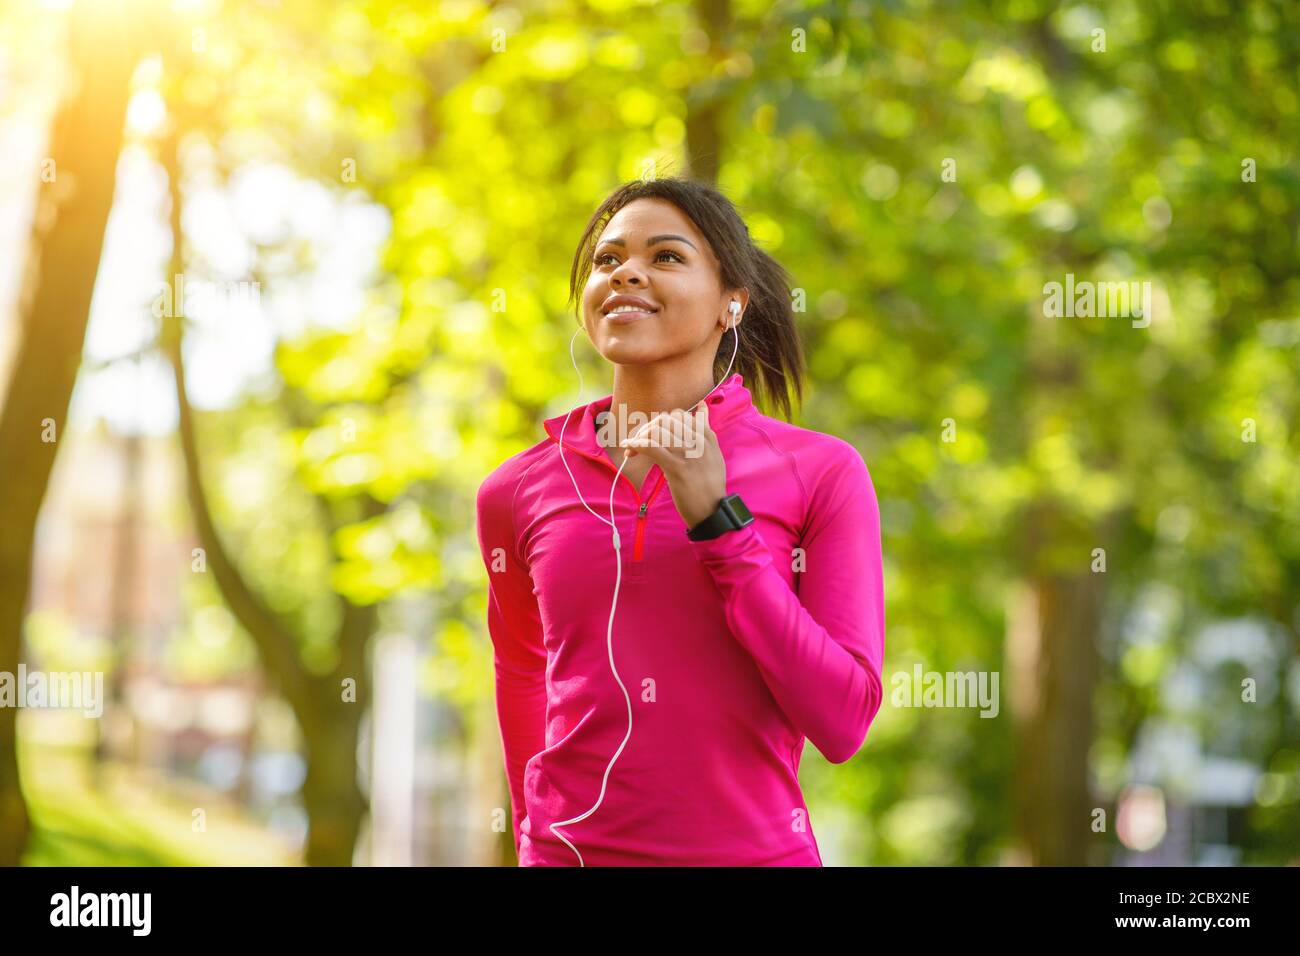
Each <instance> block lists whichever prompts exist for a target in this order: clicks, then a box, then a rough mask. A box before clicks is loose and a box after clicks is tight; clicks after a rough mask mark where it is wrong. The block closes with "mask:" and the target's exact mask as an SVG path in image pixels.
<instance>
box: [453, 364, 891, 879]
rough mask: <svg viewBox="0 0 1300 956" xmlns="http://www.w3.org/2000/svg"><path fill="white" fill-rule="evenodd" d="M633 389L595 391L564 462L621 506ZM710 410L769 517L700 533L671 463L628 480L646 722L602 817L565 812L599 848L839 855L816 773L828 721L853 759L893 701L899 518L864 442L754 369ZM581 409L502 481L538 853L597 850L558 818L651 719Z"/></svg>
mask: <svg viewBox="0 0 1300 956" xmlns="http://www.w3.org/2000/svg"><path fill="white" fill-rule="evenodd" d="M611 400H612V396H609V395H607V396H605V397H604V398H602V399H598V400H596V401H594V402H592V403H590V404H589V405H585V406H579V407H577V408H575V409H573V410H572V411H571V412H570V413H569V416H568V426H567V428H566V430H565V433H564V457H565V461H567V463H568V465H569V468H570V469H572V471H573V476H574V478H575V479H576V480H577V483H578V486H579V487H580V488H581V489H582V494H583V497H584V498H585V499H586V501H587V503H588V504H589V505H590V506H591V508H592V509H593V510H594V511H596V512H597V513H598V514H602V515H605V516H608V515H609V494H610V485H611V484H612V483H613V481H614V477H615V474H616V470H617V469H616V466H615V464H614V462H613V460H612V459H611V458H610V456H609V453H608V452H607V451H606V450H605V449H604V448H603V447H602V446H601V445H600V444H599V443H598V441H597V438H596V428H597V425H596V418H595V416H596V415H597V413H599V412H601V411H603V410H606V409H608V408H609V406H610V404H611ZM708 401H709V425H710V427H711V428H712V429H713V430H714V432H716V433H717V436H718V443H719V445H720V447H721V450H722V454H723V457H724V458H725V460H726V465H727V483H726V488H727V493H728V494H731V493H736V494H739V495H740V496H741V497H742V498H743V499H744V501H745V504H746V505H747V506H748V507H749V509H750V511H751V512H753V514H754V517H755V520H754V523H753V524H750V525H748V526H747V527H745V528H742V529H741V530H739V531H729V532H726V533H724V534H723V535H721V536H720V537H718V538H715V539H713V540H712V541H700V542H693V541H691V540H690V539H689V538H687V537H686V523H685V521H683V519H682V517H681V515H679V514H678V513H677V508H676V506H675V505H674V504H673V500H672V496H671V494H670V493H669V491H668V490H667V488H666V486H667V482H666V480H665V478H664V474H663V472H662V471H661V470H660V468H659V466H658V465H655V466H654V467H652V468H651V469H650V471H649V472H648V474H647V475H646V478H645V481H644V484H643V490H644V492H645V493H644V494H641V493H639V492H638V490H637V488H636V486H635V485H634V483H633V482H632V480H631V479H630V478H629V477H627V476H626V475H621V476H619V479H618V482H619V487H618V488H616V489H615V494H614V516H615V523H616V525H617V527H618V530H619V535H620V538H621V540H622V552H621V557H622V562H623V572H622V573H623V576H622V582H621V584H620V586H619V596H618V607H617V611H616V613H615V617H614V639H613V645H614V660H615V663H616V665H617V667H618V672H619V676H620V677H621V678H622V680H623V684H624V685H625V686H626V687H627V690H628V695H629V696H630V697H631V699H632V712H633V718H632V736H631V738H630V739H629V740H628V742H627V746H626V747H625V748H624V750H623V752H622V753H621V754H620V755H619V757H618V760H617V761H616V762H615V764H614V768H613V770H612V771H610V775H609V782H608V786H607V790H606V793H605V797H604V800H603V801H602V803H601V805H600V807H599V808H597V810H596V811H595V813H593V814H592V815H591V816H589V817H587V818H586V819H585V820H582V821H580V822H578V823H574V824H570V825H568V826H561V827H559V828H558V829H559V830H560V832H561V833H563V834H564V835H565V837H566V838H567V839H568V840H569V841H570V842H572V843H573V844H574V845H575V846H577V848H578V849H579V850H580V851H581V853H582V856H583V861H584V862H585V864H586V865H587V866H618V865H632V866H652V865H678V866H820V865H821V864H822V861H821V854H820V852H819V851H818V848H817V841H816V839H815V837H814V836H813V832H812V826H811V824H810V822H809V820H808V809H807V807H806V805H805V804H804V800H803V794H802V793H801V791H800V789H799V779H798V770H799V758H800V755H801V753H802V752H803V744H804V738H805V737H806V738H807V739H809V740H811V741H812V742H813V745H814V746H816V747H817V749H818V750H819V751H821V753H822V755H823V756H825V757H826V759H828V760H830V761H831V762H833V763H841V762H843V761H845V760H848V759H849V758H850V757H852V756H853V755H854V754H855V753H856V752H857V750H858V748H859V747H860V746H861V745H862V742H863V740H864V739H865V738H866V734H867V728H868V727H870V726H871V721H872V719H873V718H874V717H875V715H876V712H877V711H878V710H879V709H880V703H881V700H882V697H883V693H882V684H881V666H882V663H883V657H884V651H885V606H884V593H883V580H882V572H881V552H880V519H879V512H878V509H877V503H876V494H875V489H874V487H873V485H872V482H871V476H870V475H869V474H868V472H867V468H866V465H865V464H864V463H863V460H862V456H861V455H860V454H859V453H858V451H857V449H855V448H854V447H853V446H852V445H850V444H849V443H848V442H846V441H843V440H842V439H840V438H837V437H834V436H832V435H825V434H821V433H819V432H815V431H810V430H808V429H804V428H799V427H797V426H795V425H791V424H788V423H786V422H783V421H781V420H779V419H775V418H771V417H769V416H767V415H764V414H762V413H761V412H760V411H759V410H758V409H757V408H755V407H754V405H753V403H752V401H751V396H750V392H749V390H748V389H747V388H745V386H744V384H743V382H742V379H741V376H740V375H739V374H734V375H732V376H731V377H730V378H729V379H727V380H726V382H725V383H724V384H723V385H722V386H721V387H719V388H718V389H716V390H715V391H714V392H713V394H712V395H710V396H709V399H708ZM565 418H566V416H563V415H560V416H556V417H555V418H551V419H548V420H547V421H546V422H545V427H546V432H547V435H548V436H549V437H548V438H547V439H546V440H545V441H542V442H539V443H538V444H536V445H534V446H532V447H531V448H528V449H525V450H524V451H521V452H519V453H518V454H516V455H514V456H513V457H511V458H509V459H507V460H506V461H505V462H503V463H502V464H501V465H500V466H499V467H498V468H497V469H496V470H495V471H493V472H492V474H490V475H489V476H488V477H487V479H486V480H485V481H484V482H483V484H482V486H481V487H480V489H479V492H478V537H479V546H480V549H481V551H482V555H483V561H484V564H485V566H486V567H487V569H488V582H489V595H488V630H489V633H490V635H491V638H492V643H493V647H494V650H495V671H496V696H497V715H498V717H499V719H500V723H501V736H502V741H503V745H504V752H505V767H506V776H507V779H508V781H509V787H510V798H511V801H512V803H513V825H514V838H515V847H516V849H517V850H518V852H519V862H520V865H522V866H537V865H558V866H577V865H578V859H577V857H576V856H575V855H574V853H573V851H572V850H571V849H569V847H567V846H566V845H565V844H564V843H562V842H561V841H560V840H558V839H557V838H556V837H555V835H554V834H553V833H552V832H551V830H550V828H549V824H551V823H557V822H559V821H562V820H567V819H570V818H572V817H576V816H579V815H580V814H582V813H583V812H585V811H586V810H588V809H589V808H590V807H591V806H592V804H594V803H595V802H596V799H597V797H598V796H599V794H600V786H601V779H602V777H603V776H604V773H605V768H606V766H607V765H608V764H609V761H610V758H611V757H612V756H613V755H614V753H615V752H616V751H617V750H618V747H619V744H620V743H621V742H622V741H623V738H624V736H625V735H626V734H627V702H626V700H625V699H624V697H623V692H622V691H621V690H620V689H619V686H618V683H617V682H616V681H615V679H614V675H613V674H612V673H611V671H610V666H609V651H608V648H607V645H606V630H607V627H608V625H609V613H610V601H611V597H612V594H613V590H614V578H615V555H614V549H613V545H612V541H611V538H612V534H611V532H610V529H609V526H608V525H607V524H604V523H603V522H601V521H599V520H598V519H597V518H596V517H595V516H594V515H592V514H591V513H590V512H588V511H587V510H586V508H584V507H583V506H582V504H581V503H580V502H579V501H578V499H577V495H576V493H575V491H574V488H573V483H572V481H571V480H570V478H569V473H568V472H566V471H565V468H564V464H563V463H562V462H561V460H560V456H559V437H560V429H561V427H562V426H564V424H565Z"/></svg>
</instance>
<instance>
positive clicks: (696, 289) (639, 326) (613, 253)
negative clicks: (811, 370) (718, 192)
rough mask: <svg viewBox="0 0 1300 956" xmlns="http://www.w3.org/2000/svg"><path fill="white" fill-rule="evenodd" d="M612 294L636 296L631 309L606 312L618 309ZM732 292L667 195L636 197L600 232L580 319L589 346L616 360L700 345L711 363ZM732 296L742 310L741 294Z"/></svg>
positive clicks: (652, 357) (673, 353) (640, 360)
mask: <svg viewBox="0 0 1300 956" xmlns="http://www.w3.org/2000/svg"><path fill="white" fill-rule="evenodd" d="M616 296H632V297H635V298H636V299H639V300H641V301H640V302H639V303H634V304H633V305H634V307H635V308H637V309H638V311H633V312H627V313H626V314H623V315H619V314H611V313H612V312H613V310H614V309H617V308H620V302H619V300H618V299H617V298H615V297H616ZM732 298H733V296H731V295H728V294H727V290H725V289H723V288H722V272H721V268H720V265H719V263H718V260H717V258H716V257H715V255H714V253H713V250H712V249H711V248H710V246H709V243H708V242H707V240H705V238H704V237H703V236H702V235H700V233H699V231H698V230H697V229H696V228H695V225H694V223H692V222H691V220H690V217H688V216H687V215H686V214H685V213H684V212H682V211H681V210H680V209H678V208H677V206H675V205H673V204H672V203H671V202H668V201H667V200H664V199H637V200H634V201H632V202H630V203H628V204H627V205H626V206H624V207H623V208H622V209H620V210H619V211H618V212H617V213H615V214H614V216H613V217H612V218H611V219H610V220H609V222H608V223H607V224H606V225H605V229H604V231H602V232H601V234H600V238H599V240H598V242H597V244H596V246H595V250H594V252H593V254H592V266H591V275H590V277H589V278H588V279H587V285H586V287H585V288H584V289H583V293H582V313H583V322H584V324H585V325H586V328H587V334H588V335H589V336H590V337H591V341H592V343H593V344H594V345H595V346H596V349H597V351H599V352H600V354H601V355H603V356H605V358H606V359H608V360H609V361H610V362H613V363H615V364H618V365H645V364H649V363H651V362H658V361H663V360H665V359H670V358H675V357H678V356H682V355H688V354H691V353H693V352H695V351H697V350H706V349H707V353H706V354H707V355H708V361H709V362H712V360H713V355H714V353H715V352H716V350H717V339H718V333H720V332H722V331H723V330H725V329H726V327H727V324H726V323H727V318H728V317H729V316H730V313H729V312H728V311H727V309H728V305H729V303H730V302H731V299H732ZM734 298H736V299H737V300H738V301H739V302H740V304H741V309H742V311H743V309H744V306H745V305H746V304H747V302H748V293H737V294H736V295H735V296H734ZM611 300H612V301H611ZM622 307H623V308H624V309H626V304H624V305H623V306H622ZM646 309H648V310H649V311H644V310H646Z"/></svg>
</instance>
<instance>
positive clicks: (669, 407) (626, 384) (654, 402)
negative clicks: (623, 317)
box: [610, 359, 715, 439]
mask: <svg viewBox="0 0 1300 956" xmlns="http://www.w3.org/2000/svg"><path fill="white" fill-rule="evenodd" d="M714 384H715V382H714V381H713V370H712V368H711V367H710V366H709V365H707V364H706V365H701V364H700V362H699V360H698V359H696V360H695V361H694V362H693V363H691V364H685V363H678V364H673V363H667V362H656V363H655V364H653V365H616V366H614V390H613V394H612V401H611V402H610V411H611V412H612V413H613V414H614V415H616V416H617V422H618V425H617V430H616V432H614V433H612V434H610V438H611V439H613V438H614V437H615V435H616V434H617V435H626V434H630V433H631V431H632V429H631V428H628V427H627V421H628V419H629V418H632V417H633V416H634V415H635V420H636V423H637V424H640V423H641V422H643V421H649V420H650V419H651V418H653V417H654V416H655V415H658V414H659V413H660V412H669V411H673V410H675V409H683V410H686V411H689V410H690V409H692V408H693V407H694V406H695V404H696V403H697V402H699V401H700V399H702V398H704V396H705V395H707V394H708V393H709V391H710V390H711V389H712V388H713V386H714ZM638 413H639V414H638Z"/></svg>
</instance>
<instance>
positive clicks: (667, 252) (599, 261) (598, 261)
mask: <svg viewBox="0 0 1300 956" xmlns="http://www.w3.org/2000/svg"><path fill="white" fill-rule="evenodd" d="M613 255H614V254H613V253H612V252H602V253H601V254H600V255H598V256H596V257H595V258H594V259H592V260H591V261H592V264H593V265H598V266H603V265H604V264H605V260H606V259H608V258H610V257H612V256H613ZM660 256H672V257H673V258H674V259H676V260H677V261H678V262H685V261H686V260H685V259H683V258H682V257H681V256H680V255H678V254H677V253H675V252H673V251H672V250H671V249H660V250H659V251H658V252H657V253H655V261H656V262H658V261H659V257H660Z"/></svg>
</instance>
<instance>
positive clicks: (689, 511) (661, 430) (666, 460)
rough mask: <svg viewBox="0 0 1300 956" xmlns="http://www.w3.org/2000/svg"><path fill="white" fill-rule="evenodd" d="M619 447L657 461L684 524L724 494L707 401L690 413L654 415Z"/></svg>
mask: <svg viewBox="0 0 1300 956" xmlns="http://www.w3.org/2000/svg"><path fill="white" fill-rule="evenodd" d="M619 447H621V448H622V449H624V454H626V455H627V457H629V458H631V457H633V456H635V455H645V456H646V457H647V458H649V459H650V460H651V461H652V462H654V463H655V464H656V465H658V466H659V468H660V470H661V471H663V473H664V478H665V479H667V481H668V490H669V492H670V493H671V494H672V496H673V504H675V505H676V506H677V513H678V514H680V515H681V516H682V520H683V521H685V522H686V527H687V528H688V529H689V528H694V527H695V526H696V525H697V524H699V523H700V522H701V521H703V520H704V519H705V518H707V517H708V516H709V515H711V514H713V512H714V511H716V510H717V509H718V502H719V501H721V500H722V499H723V498H724V497H726V494H727V463H726V461H725V460H724V459H723V457H722V449H721V448H719V447H718V436H717V435H716V434H715V433H714V431H713V429H712V428H710V427H709V406H708V403H707V402H703V401H702V402H700V403H698V404H697V405H696V406H695V410H694V414H692V413H691V412H686V411H683V410H681V409H677V410H675V411H671V412H662V413H660V414H658V415H656V416H655V417H654V418H652V419H650V421H648V422H647V423H646V424H645V425H642V426H641V427H640V428H638V429H637V430H636V431H635V432H634V433H633V434H631V435H629V436H628V437H627V438H625V439H623V441H622V442H621V443H620V445H619Z"/></svg>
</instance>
